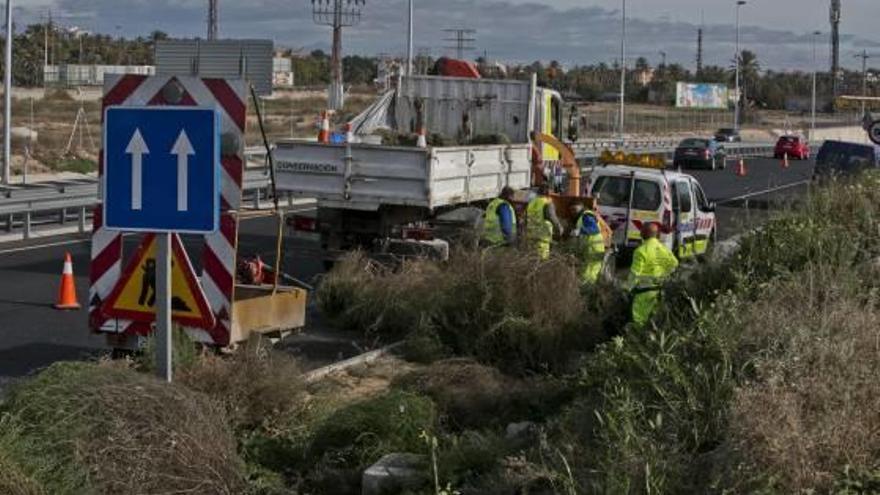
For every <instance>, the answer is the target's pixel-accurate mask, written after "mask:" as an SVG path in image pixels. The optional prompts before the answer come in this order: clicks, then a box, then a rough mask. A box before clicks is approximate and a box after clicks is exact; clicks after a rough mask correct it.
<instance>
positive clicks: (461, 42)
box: [443, 29, 477, 60]
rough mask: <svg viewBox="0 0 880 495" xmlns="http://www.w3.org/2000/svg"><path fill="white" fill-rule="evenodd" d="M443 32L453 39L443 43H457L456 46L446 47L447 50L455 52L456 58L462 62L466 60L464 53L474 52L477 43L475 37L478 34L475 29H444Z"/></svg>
mask: <svg viewBox="0 0 880 495" xmlns="http://www.w3.org/2000/svg"><path fill="white" fill-rule="evenodd" d="M443 31H444V32H446V33H450V34H452V37H451V38H446V39H444V40H443V41H451V42H453V43H455V46H447V47H446V49H447V50H455V58H457V59H459V60H461V59H463V58H464V52H466V51H467V52H469V51H472V50H474V45H473V43H474V42H475V41H477V39H476V38H474V36H473V35H474V34H476V32H477V31H476V30H475V29H444V30H443Z"/></svg>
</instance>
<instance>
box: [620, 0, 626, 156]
mask: <svg viewBox="0 0 880 495" xmlns="http://www.w3.org/2000/svg"><path fill="white" fill-rule="evenodd" d="M622 2H623V9H622V13H623V23H622V24H623V27H622V30H623V32H622V36H621V37H620V117H619V120H620V122H619V124H620V142H621V144H623V142H624V140H625V139H626V138H625V137H624V131H625V127H624V116H625V113H626V0H622Z"/></svg>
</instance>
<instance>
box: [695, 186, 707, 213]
mask: <svg viewBox="0 0 880 495" xmlns="http://www.w3.org/2000/svg"><path fill="white" fill-rule="evenodd" d="M693 187H694V195H695V196H696V197H697V208H699V209H700V210H703V211H706V210H708V209H709V201H708V200H707V199H706V193H704V192H703V188H702V187H700V185H699V184H697V183H696V182H694V183H693Z"/></svg>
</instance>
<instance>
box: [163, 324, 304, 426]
mask: <svg viewBox="0 0 880 495" xmlns="http://www.w3.org/2000/svg"><path fill="white" fill-rule="evenodd" d="M177 378H178V381H179V383H181V384H183V385H185V386H187V387H189V388H190V389H192V390H196V391H199V392H203V393H205V394H207V395H208V396H210V397H211V398H213V399H214V400H215V401H217V402H218V403H220V404H223V405H224V406H225V408H226V413H227V416H228V418H229V420H230V421H231V422H232V424H233V425H234V426H235V427H237V428H252V427H257V426H260V425H263V424H265V423H270V422H273V421H274V420H276V419H277V418H278V417H279V416H283V415H285V414H288V413H289V412H290V411H292V410H294V409H295V408H296V407H297V406H298V404H299V403H300V402H301V401H302V399H303V394H304V390H305V384H304V383H303V381H302V373H301V371H300V369H299V367H298V366H297V364H296V362H295V361H294V360H293V358H291V357H290V356H287V355H285V354H281V353H278V352H275V351H273V350H272V349H271V347H270V346H269V345H268V343H267V342H264V341H262V340H260V339H258V338H254V339H251V340H250V341H249V342H248V343H247V344H246V345H244V346H242V347H241V348H240V349H238V350H237V351H236V352H235V353H234V354H233V355H231V356H215V355H207V356H202V357H201V358H199V359H196V360H195V361H194V362H193V363H192V365H190V366H188V367H187V368H185V369H183V370H182V371H181V372H179V373H178V376H177Z"/></svg>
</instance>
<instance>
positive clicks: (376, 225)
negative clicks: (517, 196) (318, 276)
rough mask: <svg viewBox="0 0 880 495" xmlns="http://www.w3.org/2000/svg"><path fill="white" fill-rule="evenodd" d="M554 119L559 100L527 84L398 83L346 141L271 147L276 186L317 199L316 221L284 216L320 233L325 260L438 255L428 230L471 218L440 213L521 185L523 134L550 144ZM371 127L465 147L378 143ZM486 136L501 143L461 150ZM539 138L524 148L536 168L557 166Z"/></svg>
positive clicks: (526, 173) (439, 247)
mask: <svg viewBox="0 0 880 495" xmlns="http://www.w3.org/2000/svg"><path fill="white" fill-rule="evenodd" d="M562 122H563V121H562V99H561V97H560V96H559V94H558V93H556V92H555V91H551V90H546V89H543V88H539V87H538V86H537V84H536V81H535V79H534V78H532V80H531V81H513V80H490V79H466V78H453V77H435V76H413V77H403V78H401V79H399V81H398V85H397V88H396V90H395V91H393V93H389V94H387V95H383V96H381V97H380V98H379V100H378V101H377V104H375V105H373V106H372V107H371V108H369V109H368V110H367V111H366V112H364V113H363V114H362V115H361V116H360V117H358V118H357V119H355V121H354V125H355V127H356V129H357V130H358V136H357V138H356V139H354V140H353V141H355V142H353V143H352V142H349V143H343V144H321V143H315V142H308V141H298V140H285V141H281V142H278V143H277V144H276V147H275V150H274V152H273V156H274V162H275V168H276V181H277V188H278V191H279V192H287V193H290V194H291V195H292V196H294V197H297V198H313V199H316V200H317V204H318V214H317V217H316V218H311V217H309V218H305V217H294V218H293V221H292V223H293V226H294V228H295V229H296V230H299V231H301V232H302V231H306V232H309V231H310V232H314V233H319V234H320V238H321V244H322V247H323V249H324V250H325V253H326V254H327V258H328V260H332V259H334V258H335V257H336V256H338V255H339V254H340V253H341V252H344V251H347V250H351V249H355V248H361V249H366V250H368V251H371V252H377V251H378V252H391V254H398V252H402V253H401V254H409V251H412V250H413V249H415V250H416V251H418V249H419V248H427V249H428V250H430V251H431V252H436V253H438V254H440V255H442V254H443V251H444V249H447V250H448V246H444V243H443V242H442V241H438V240H436V239H435V237H437V236H433V235H431V232H432V231H433V229H434V228H436V227H437V225H439V224H443V223H445V221H444V220H448V219H449V218H457V219H458V220H461V221H463V222H470V221H473V220H474V217H475V216H476V215H474V214H471V215H459V216H456V214H452V215H446V216H444V214H446V213H448V212H451V211H453V210H460V209H462V208H465V207H467V206H469V205H471V206H480V207H481V206H482V204H483V203H484V202H486V201H487V200H490V199H491V198H494V197H496V196H498V194H499V193H500V192H501V189H502V188H503V187H504V186H510V187H512V188H514V189H525V188H528V187H530V185H531V183H532V174H533V151H532V146H533V144H532V139H531V138H532V136H535V135H542V136H547V135H551V136H555V137H556V138H559V137H560V132H561V129H562ZM422 123H424V125H422ZM377 127H378V128H382V129H384V130H385V132H388V131H390V132H392V133H396V135H414V134H415V132H416V131H417V130H418V129H419V127H424V128H426V129H427V132H428V133H430V134H432V135H436V134H440V135H442V136H445V137H447V138H455V139H457V140H458V141H459V142H464V143H465V144H457V145H453V146H428V147H426V148H419V147H406V146H389V145H382V144H380V143H379V142H377V139H378V138H377V137H376V136H374V135H371V133H372V132H374V130H375V129H376V128H377ZM489 135H492V136H496V137H497V136H503V137H504V138H505V139H502V141H504V142H507V141H509V144H467V143H474V142H483V141H484V139H482V138H481V137H485V136H489ZM371 141H372V142H373V143H374V144H369V143H370V142H371ZM544 142H545V141H540V140H539V142H537V143H536V144H534V146H535V152H534V154H537V153H540V154H541V155H540V156H541V157H542V158H543V160H544V162H545V163H549V162H552V161H553V160H559V157H560V155H559V151H558V150H557V149H555V148H554V147H552V146H549V145H546V144H543V143H544ZM473 210H474V211H475V209H473ZM416 254H425V253H416Z"/></svg>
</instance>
